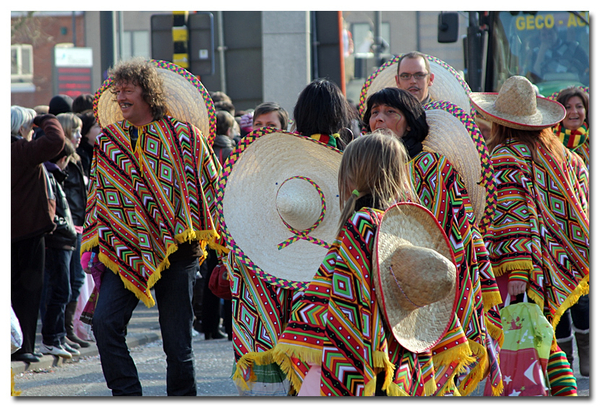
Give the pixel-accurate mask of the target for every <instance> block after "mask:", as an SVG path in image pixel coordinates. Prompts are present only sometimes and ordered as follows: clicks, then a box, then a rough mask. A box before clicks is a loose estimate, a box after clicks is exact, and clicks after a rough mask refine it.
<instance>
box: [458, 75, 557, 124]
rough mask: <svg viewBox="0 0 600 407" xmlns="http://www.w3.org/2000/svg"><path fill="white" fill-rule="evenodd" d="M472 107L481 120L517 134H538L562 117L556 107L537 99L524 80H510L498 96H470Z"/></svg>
mask: <svg viewBox="0 0 600 407" xmlns="http://www.w3.org/2000/svg"><path fill="white" fill-rule="evenodd" d="M470 97H471V102H472V104H473V107H474V108H475V109H476V110H477V112H479V113H480V114H481V115H482V116H483V118H484V119H486V120H489V121H491V122H494V123H498V124H501V125H503V126H506V127H510V128H512V129H517V130H542V129H545V128H546V127H552V126H554V125H556V124H557V123H559V122H561V121H562V120H563V119H564V118H565V115H566V111H565V108H564V107H563V105H561V104H560V103H558V102H556V101H553V100H550V99H546V98H544V97H542V96H537V95H536V91H535V88H534V86H533V85H532V84H531V82H529V80H528V79H527V78H525V77H524V76H519V75H515V76H511V77H510V78H508V79H507V80H506V81H505V82H504V83H503V84H502V87H501V88H500V91H499V92H475V93H471V95H470Z"/></svg>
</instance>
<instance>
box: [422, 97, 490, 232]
mask: <svg viewBox="0 0 600 407" xmlns="http://www.w3.org/2000/svg"><path fill="white" fill-rule="evenodd" d="M426 117H427V124H428V125H429V134H428V135H427V137H426V138H425V140H423V150H424V151H430V152H436V153H438V154H440V155H443V156H445V157H446V158H447V159H448V161H450V163H452V166H453V167H454V169H456V171H458V173H459V174H460V176H461V177H462V179H463V182H464V183H465V187H466V188H467V192H468V194H469V198H470V199H471V205H472V207H473V212H474V215H475V220H476V222H477V223H478V224H479V223H480V221H481V219H483V217H484V216H485V210H486V206H487V205H488V197H487V195H488V190H487V189H486V184H485V183H483V182H481V181H482V174H483V171H482V165H481V157H480V154H479V152H478V151H477V146H476V144H475V143H474V141H473V137H472V135H471V134H470V133H469V131H468V130H467V128H466V127H465V124H464V123H463V122H461V121H460V120H459V119H458V118H457V117H455V116H454V115H452V114H451V113H449V112H447V111H446V110H442V109H435V108H432V109H427V111H426ZM490 175H491V174H490Z"/></svg>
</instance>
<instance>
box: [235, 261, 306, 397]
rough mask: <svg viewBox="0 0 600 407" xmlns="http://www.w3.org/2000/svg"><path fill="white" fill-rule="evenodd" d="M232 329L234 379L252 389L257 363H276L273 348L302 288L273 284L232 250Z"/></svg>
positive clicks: (239, 384) (245, 387) (245, 388)
mask: <svg viewBox="0 0 600 407" xmlns="http://www.w3.org/2000/svg"><path fill="white" fill-rule="evenodd" d="M228 263H229V264H228V265H229V270H230V281H231V293H232V297H233V298H232V330H233V341H232V342H233V351H234V355H235V363H236V366H235V370H234V374H233V380H234V381H235V383H236V384H237V385H238V386H240V388H242V389H244V390H249V389H250V387H251V386H252V385H251V383H253V382H254V381H255V380H256V377H255V376H256V375H255V372H254V370H255V369H256V367H255V364H256V365H267V364H270V363H274V359H273V348H274V347H275V345H276V344H277V340H278V339H279V336H280V335H281V333H282V332H283V329H284V328H285V325H286V324H287V321H288V320H289V318H290V314H291V310H292V304H293V302H294V300H295V299H297V298H298V297H300V296H301V293H302V290H300V289H286V288H283V287H278V286H275V285H273V284H269V283H268V282H266V281H265V280H263V279H262V278H260V277H259V276H257V275H256V273H255V272H253V271H252V270H249V269H248V268H247V267H246V266H245V265H244V264H242V263H241V262H240V261H239V260H238V259H237V257H235V256H234V255H233V253H232V252H230V254H229V257H228Z"/></svg>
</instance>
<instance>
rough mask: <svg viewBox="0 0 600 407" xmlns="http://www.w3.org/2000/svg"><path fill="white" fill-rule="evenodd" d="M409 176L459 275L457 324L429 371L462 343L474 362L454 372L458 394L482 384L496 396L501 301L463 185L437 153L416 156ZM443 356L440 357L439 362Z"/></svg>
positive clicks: (451, 356) (436, 352)
mask: <svg viewBox="0 0 600 407" xmlns="http://www.w3.org/2000/svg"><path fill="white" fill-rule="evenodd" d="M409 169H410V175H411V178H412V180H413V186H414V187H415V190H416V192H417V195H418V196H419V198H420V199H421V204H422V205H423V206H425V207H426V208H427V209H429V210H430V211H431V212H432V213H433V215H434V216H435V217H436V219H437V221H438V222H439V223H440V225H441V227H442V229H443V230H444V231H445V232H446V236H447V237H448V240H449V241H450V244H451V245H452V250H453V253H454V257H455V261H456V264H457V271H458V273H459V281H460V287H459V293H460V301H459V306H458V309H457V320H455V322H454V324H453V326H452V328H451V329H450V330H449V331H448V333H447V334H446V335H445V336H444V337H443V338H442V340H441V341H440V343H439V344H438V345H436V346H435V347H434V348H433V349H432V352H433V354H434V355H435V360H434V361H435V365H436V368H438V369H439V366H441V365H444V364H448V361H449V360H455V359H456V357H455V355H454V352H453V351H452V349H453V348H455V349H454V351H455V352H456V353H457V354H459V355H460V354H461V352H462V351H461V347H460V346H459V344H460V342H458V341H457V339H456V338H461V337H465V336H466V338H468V345H469V348H470V349H469V351H468V354H469V355H470V356H472V357H473V358H474V360H472V362H471V363H469V364H468V366H460V371H461V374H460V375H459V377H458V383H459V386H458V391H459V392H460V394H461V395H468V394H470V393H471V392H472V391H473V390H475V388H476V386H477V384H478V383H479V382H480V381H481V380H482V379H484V378H485V376H484V374H485V373H486V369H487V368H488V365H489V373H488V375H489V379H490V382H491V384H492V388H493V391H494V394H499V393H500V392H501V391H502V381H501V376H500V368H499V362H498V355H499V353H500V347H501V346H502V342H503V338H504V337H503V333H502V321H501V318H500V313H499V309H498V304H501V302H502V299H501V296H500V292H499V290H498V286H497V284H496V278H495V276H494V274H493V272H492V267H491V264H490V260H489V253H488V251H487V249H486V247H485V243H484V241H483V237H482V236H481V234H480V233H479V230H478V229H477V227H475V226H474V225H475V217H474V214H473V209H472V206H471V201H470V198H469V196H468V193H467V190H466V187H465V184H464V182H463V180H462V178H461V177H460V175H459V174H458V172H457V171H456V170H455V169H454V167H453V166H452V164H451V163H450V162H449V161H448V160H447V159H446V158H445V157H444V156H441V155H439V154H437V153H432V152H421V153H419V154H418V155H417V156H416V157H415V158H414V159H413V160H411V161H410V163H409ZM444 354H445V356H444Z"/></svg>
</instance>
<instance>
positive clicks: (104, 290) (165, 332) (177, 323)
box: [92, 258, 198, 396]
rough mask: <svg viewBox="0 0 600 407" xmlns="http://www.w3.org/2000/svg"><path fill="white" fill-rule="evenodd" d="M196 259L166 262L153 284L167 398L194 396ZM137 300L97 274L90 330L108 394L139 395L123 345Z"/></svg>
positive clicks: (113, 279)
mask: <svg viewBox="0 0 600 407" xmlns="http://www.w3.org/2000/svg"><path fill="white" fill-rule="evenodd" d="M197 267H198V259H196V258H189V259H185V260H180V261H174V262H171V266H170V267H169V268H168V269H166V270H164V271H163V272H162V276H161V278H160V279H159V280H158V281H157V282H156V284H155V285H154V293H155V295H156V303H157V306H158V312H159V317H158V318H159V323H160V330H161V334H162V340H163V349H164V351H165V354H166V355H167V394H168V395H169V396H195V395H196V374H195V368H194V353H193V349H192V322H193V320H194V312H193V309H192V290H193V286H194V281H195V277H196V270H197ZM138 303H139V300H138V298H137V297H136V296H135V294H134V293H133V292H131V291H129V290H128V289H126V288H125V286H124V285H123V282H122V281H121V277H120V276H118V275H116V274H115V273H113V272H112V271H111V270H107V271H106V272H105V273H104V275H103V276H102V283H101V285H100V294H99V296H98V303H97V305H96V310H95V312H94V317H93V320H92V326H93V331H94V336H95V338H96V343H97V345H98V351H99V353H100V362H101V364H102V371H103V373H104V378H105V379H106V384H107V386H108V387H109V388H110V389H111V390H112V394H113V396H126V395H130V396H141V395H142V386H141V384H140V381H139V377H138V373H137V369H136V367H135V363H134V361H133V359H132V358H131V356H130V355H129V349H128V348H127V343H126V342H125V336H126V333H125V331H126V327H127V324H128V323H129V320H130V319H131V315H132V314H133V311H134V309H135V308H136V306H137V305H138Z"/></svg>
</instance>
